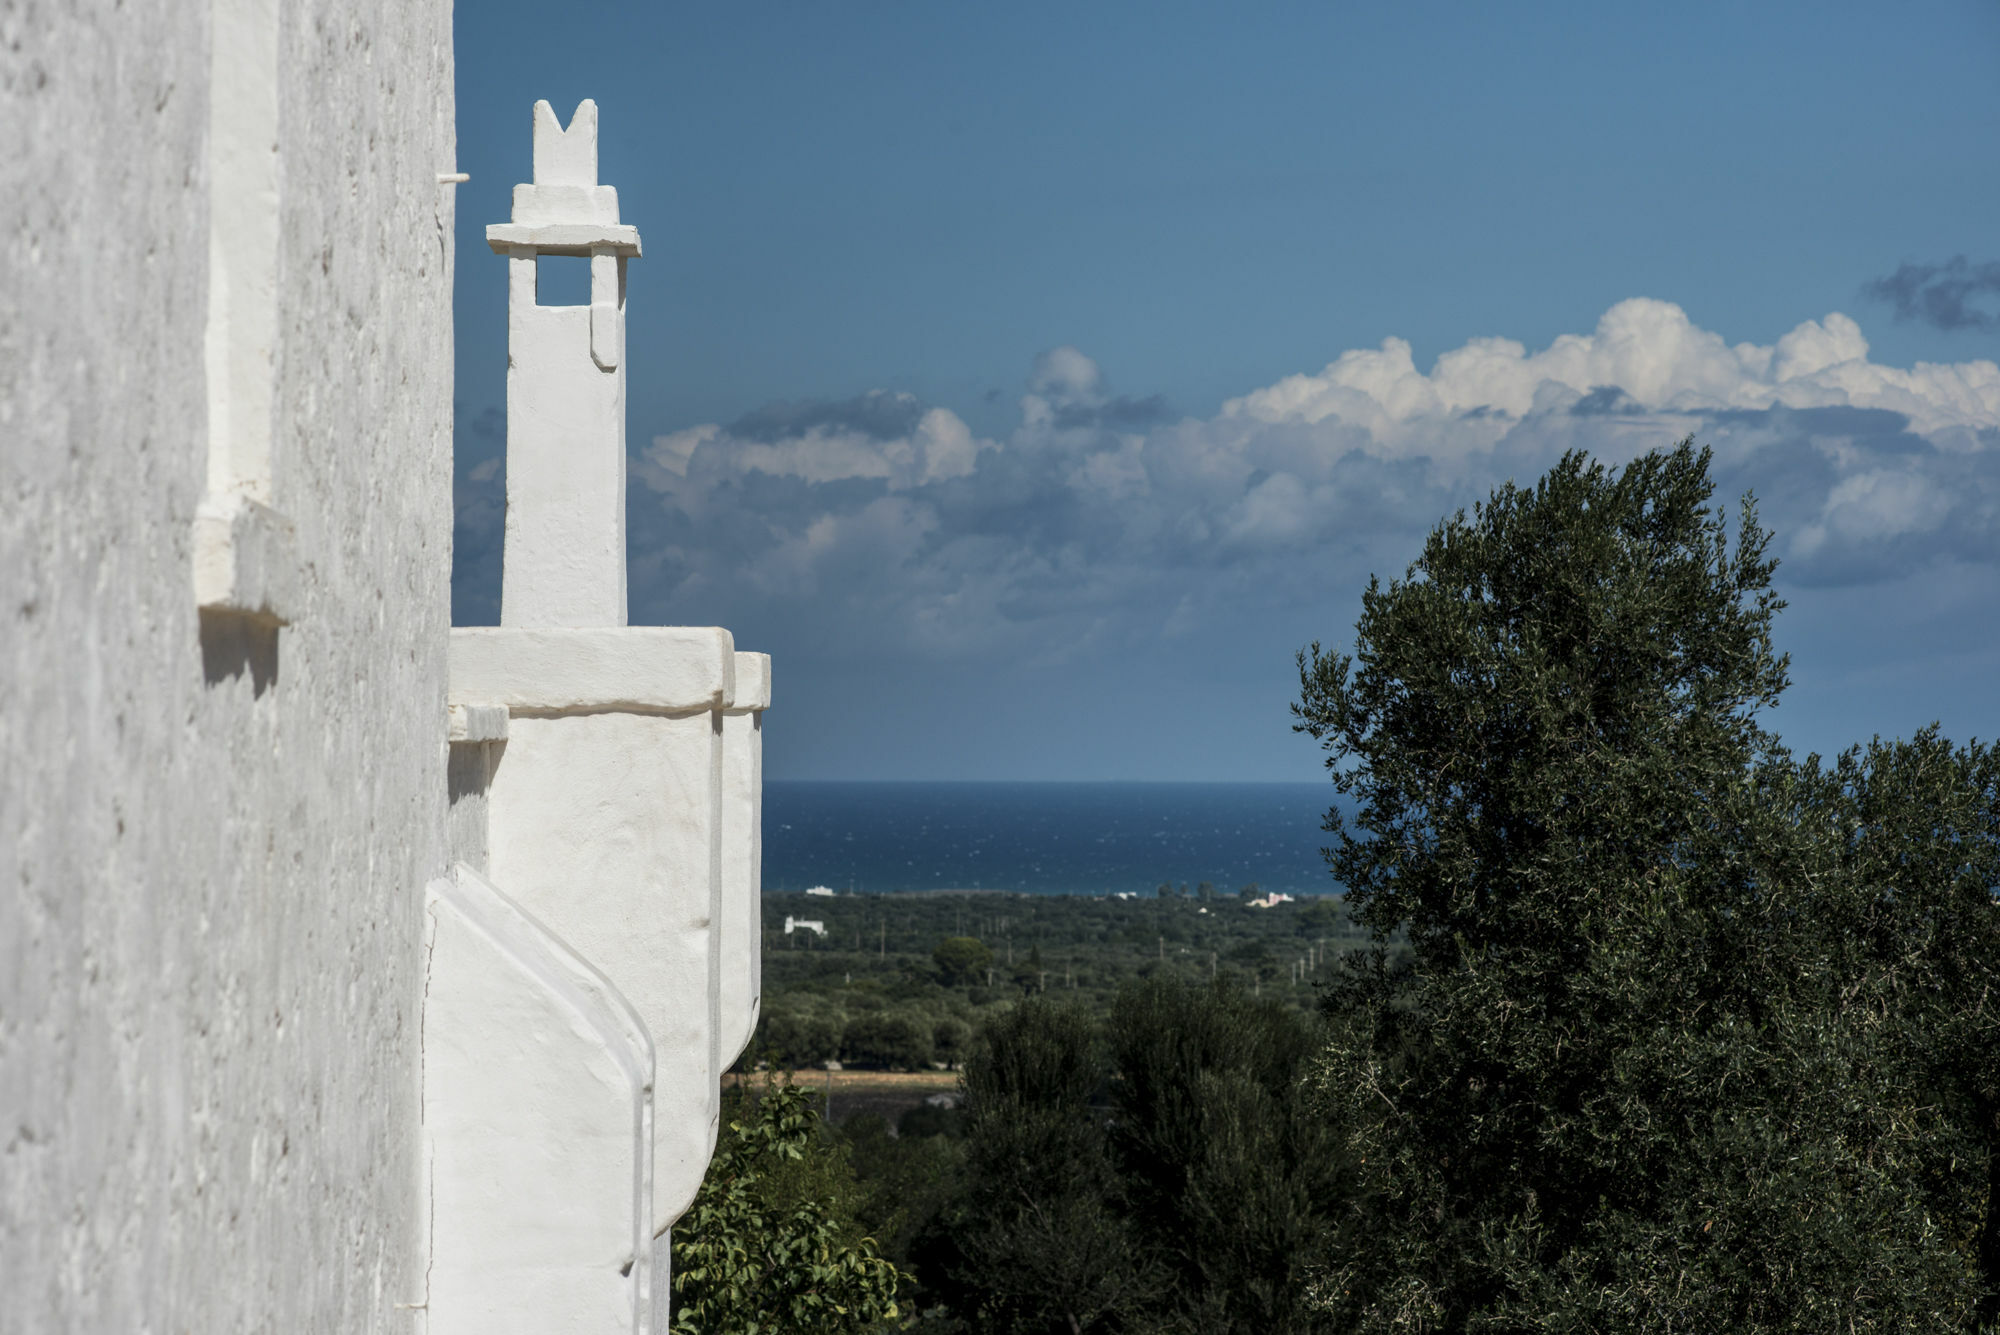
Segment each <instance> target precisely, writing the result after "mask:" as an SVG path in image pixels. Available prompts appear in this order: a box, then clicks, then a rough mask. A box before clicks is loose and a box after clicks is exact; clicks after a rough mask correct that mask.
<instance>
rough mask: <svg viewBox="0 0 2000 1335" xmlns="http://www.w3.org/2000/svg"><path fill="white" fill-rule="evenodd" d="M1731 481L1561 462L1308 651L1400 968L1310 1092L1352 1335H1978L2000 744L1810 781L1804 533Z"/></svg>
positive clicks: (1814, 764) (1687, 462)
mask: <svg viewBox="0 0 2000 1335" xmlns="http://www.w3.org/2000/svg"><path fill="white" fill-rule="evenodd" d="M1708 465H1709V456H1708V454H1707V452H1706V451H1697V450H1695V449H1694V448H1693V447H1692V445H1691V443H1688V442H1683V444H1682V445H1681V446H1680V447H1678V448H1676V449H1674V450H1672V451H1665V452H1656V453H1653V454H1648V455H1646V456H1644V457H1642V458H1640V459H1638V460H1636V461H1634V462H1633V463H1631V464H1630V465H1628V466H1627V467H1625V468H1624V469H1622V470H1615V471H1614V470H1611V469H1607V468H1605V467H1603V466H1602V465H1599V464H1595V463H1592V462H1590V461H1589V460H1587V459H1586V458H1585V457H1584V456H1582V455H1580V454H1572V455H1569V456H1566V457H1565V458H1564V459H1563V460H1562V461H1561V463H1560V464H1558V465H1557V466H1556V467H1555V468H1554V469H1553V470H1552V471H1551V472H1550V473H1549V474H1548V475H1547V476H1546V477H1544V478H1542V479H1541V480H1540V481H1538V482H1537V483H1536V484H1535V485H1534V486H1533V487H1527V488H1523V487H1516V486H1513V485H1511V484H1510V485H1509V486H1507V487H1504V488H1502V489H1501V490H1499V491H1497V492H1496V493H1494V494H1493V496H1492V497H1491V499H1490V500H1489V501H1488V502H1487V503H1485V504H1483V505H1481V506H1479V507H1477V509H1476V510H1475V511H1474V513H1473V514H1472V515H1471V516H1469V517H1468V516H1466V515H1465V514H1463V513H1461V514H1459V515H1456V516H1453V517H1451V518H1450V519H1447V520H1446V521H1445V522H1444V523H1442V524H1440V525H1439V526H1438V528H1437V529H1436V530H1434V531H1433V532H1432V534H1431V535H1430V538H1429V540H1428V541H1427V542H1426V544H1425V546H1424V549H1423V552H1422V554H1421V555H1420V556H1419V558H1418V560H1417V561H1416V562H1415V563H1414V564H1413V565H1412V566H1411V567H1410V569H1409V571H1408V572H1407V574H1406V575H1405V577H1404V578H1403V579H1401V580H1398V581H1395V582H1392V583H1391V584H1390V585H1388V586H1387V587H1384V586H1382V585H1381V584H1380V583H1379V582H1371V583H1370V585H1369V588H1368V590H1367V591H1366V593H1365V595H1364V598H1363V606H1362V614H1361V618H1360V621H1359V623H1358V625H1357V627H1356V635H1355V643H1354V652H1353V653H1352V654H1351V655H1348V654H1330V653H1326V652H1324V651H1323V650H1322V649H1321V647H1320V646H1319V645H1317V644H1315V645H1314V646H1312V647H1311V648H1310V649H1309V650H1308V651H1306V652H1305V653H1302V654H1301V656H1300V661H1299V667H1300V674H1301V699H1300V702H1299V705H1298V706H1297V716H1298V726H1299V728H1300V729H1301V730H1302V731H1305V732H1307V733H1309V734H1310V735H1312V736H1313V737H1314V738H1316V739H1317V740H1318V741H1319V742H1320V743H1321V744H1322V745H1323V746H1324V748H1325V749H1326V751H1327V764H1328V766H1329V769H1330V771H1331V774H1332V777H1333V781H1334V783H1335V785H1336V787H1337V788H1338V789H1339V790H1340V791H1341V792H1343V793H1344V794H1346V795H1348V796H1349V797H1350V798H1351V799H1353V801H1354V803H1355V814H1354V815H1353V818H1352V820H1351V821H1348V820H1343V818H1342V816H1341V814H1340V812H1339V810H1338V809H1337V808H1336V809H1335V810H1333V811H1330V812H1329V814H1328V819H1327V828H1328V830H1329V832H1330V833H1331V834H1332V835H1333V846H1332V848H1331V849H1330V850H1329V858H1330V861H1331V863H1332V867H1333V870H1334V872H1335V874H1336V876H1338V877H1339V879H1341V880H1342V881H1343V882H1344V883H1345V884H1346V885H1347V886H1348V902H1349V905H1350V908H1351V910H1352V911H1353V912H1354V913H1355V914H1356V916H1357V917H1358V918H1359V919H1360V920H1361V921H1362V922H1364V923H1365V924H1366V925H1367V926H1368V927H1369V928H1370V930H1371V931H1372V932H1373V933H1374V935H1375V937H1376V939H1377V947H1376V950H1375V952H1374V953H1373V955H1372V956H1368V957H1365V958H1363V959H1360V960H1358V961H1356V962H1355V963H1354V965H1353V967H1352V968H1351V969H1350V970H1349V972H1348V974H1347V975H1346V977H1345V978H1344V979H1343V981H1342V982H1341V983H1340V984H1339V985H1338V986H1337V987H1336V988H1335V989H1333V991H1332V992H1331V994H1330V995H1329V998H1328V1004H1327V1007H1326V1013H1327V1017H1328V1019H1329V1021H1330V1023H1331V1026H1332V1038H1331V1040H1330V1042H1329V1045H1328V1047H1327V1050H1326V1052H1325V1053H1324V1055H1323V1057H1322V1059H1321V1062H1320V1065H1319V1068H1318V1070H1317V1072H1316V1075H1315V1078H1314V1086H1315V1089H1316V1091H1317V1093H1318V1096H1319V1098H1320V1101H1321V1107H1322V1109H1323V1111H1324V1113H1325V1115H1326V1116H1327V1117H1328V1118H1329V1119H1330V1121H1331V1122H1332V1123H1333V1124H1335V1125H1336V1126H1338V1127H1340V1128H1341V1129H1342V1131H1343V1134H1344V1135H1345V1137H1346V1140H1347V1144H1348V1146H1349V1148H1350V1151H1351V1152H1352V1154H1353V1155H1354V1158H1355V1161H1356V1163H1357V1165H1358V1166H1359V1169H1360V1172H1361V1182H1360V1186H1359V1190H1358V1192H1357V1195H1356V1197H1355V1205H1354V1209H1355V1212H1356V1215H1357V1217H1358V1218H1359V1220H1360V1222H1359V1223H1358V1224H1357V1225H1356V1226H1355V1227H1354V1228H1353V1229H1352V1231H1351V1232H1350V1233H1349V1235H1348V1236H1349V1238H1350V1240H1351V1246H1349V1247H1348V1248H1347V1250H1346V1251H1345V1252H1344V1254H1343V1255H1342V1256H1341V1258H1340V1259H1339V1261H1338V1262H1337V1263H1336V1264H1335V1265H1333V1266H1331V1267H1330V1268H1329V1269H1328V1270H1327V1272H1326V1273H1325V1274H1324V1276H1323V1277H1322V1281H1321V1285H1320V1290H1319V1298H1320V1301H1321V1303H1322V1304H1323V1306H1324V1308H1325V1310H1326V1311H1327V1312H1328V1313H1329V1315H1332V1316H1334V1317H1336V1318H1338V1320H1339V1322H1340V1324H1342V1325H1343V1326H1351V1327H1353V1328H1355V1329H1361V1330H1381V1331H1389V1330H1407V1331H1432V1330H1435V1331H1579V1332H1581V1331H1605V1330H1634V1331H1638V1330H1658V1331H1680V1330H1732V1331H1766V1330H1768V1331H1778V1330H1788V1331H1789V1330H1798V1331H1806V1330H1815V1331H1818V1330H1826V1329H1831V1328H1834V1327H1836V1326H1838V1328H1840V1329H1843V1330H1918V1329H1924V1330H1938V1329H1969V1328H1970V1323H1971V1322H1972V1321H1974V1320H1975V1319H1976V1318H1977V1316H1978V1315H1980V1314H1981V1313H1982V1312H1983V1311H1984V1310H1985V1305H1986V1304H1987V1303H1989V1302H1990V1301H1991V1295H1992V1294H1993V1293H1994V1292H1995V1291H1996V1287H2000V1286H1996V1283H1995V1280H1996V1272H1995V1269H1994V1266H1993V1264H1992V1249H1993V1225H1992V1222H1991V1213H1992V1209H1991V1203H1992V1198H1993V1194H1994V1193H1993V1191H1992V1188H1991V1185H1990V1184H1989V1177H1990V1174H1991V1173H1992V1171H1993V1164H1994V1154H1993V1142H1994V1126H1993V1109H1994V1107H1995V1104H1994V1103H1993V1101H1992V1099H1991V1097H1990V1091H1991V1090H1992V1089H1993V1087H1994V1085H1993V1077H1994V1074H1995V1069H1996V1054H2000V1049H1996V1048H1995V1047H1994V1046H1993V1044H1992V1042H1991V1038H1992V1032H1991V1021H1990V1018H1989V1017H1990V1014H1991V1007H1992V1004H1993V1003H1992V1002H1990V1001H1988V1000H1986V999H1985V991H1984V986H1985V984H1986V983H1988V982H1990V981H1991V980H1992V979H1993V977H1994V975H1993V966H1994V964H1995V963H1996V961H2000V956H1996V954H1995V953H1994V951H1993V949H1992V942H1993V940H1994V930H1995V921H1994V912H1995V910H1994V904H1993V899H1992V890H1993V887H1994V885H1995V884H1996V877H1995V875H1994V859H1993V847H1994V832H1995V828H1996V821H1995V811H1996V807H1995V802H1994V793H1995V785H1994V767H1993V757H1992V753H1991V752H1990V751H1989V750H1984V749H1980V748H1977V747H1974V748H1970V749H1966V750H1955V749H1953V748H1952V747H1950V746H1949V745H1948V744H1945V743H1943V742H1942V741H1940V740H1939V739H1938V738H1936V737H1935V735H1932V734H1927V735H1926V736H1925V737H1922V738H1919V739H1917V741H1915V742H1913V743H1910V744H1907V745H1901V746H1896V745H1891V746H1883V745H1879V744H1878V745H1877V746H1875V747H1873V748H1870V749H1869V750H1868V751H1866V752H1854V753H1850V754H1849V755H1847V756H1843V757H1841V758H1840V759H1839V760H1838V761H1837V762H1836V763H1834V764H1833V765H1831V766H1828V765H1825V764H1823V763H1822V762H1821V761H1820V760H1819V759H1818V758H1817V757H1811V758H1808V759H1807V760H1806V761H1804V762H1797V761H1795V760H1794V759H1793V758H1792V757H1791V756H1790V755H1789V754H1788V753H1787V752H1785V751H1784V749H1783V748H1782V747H1781V746H1780V745H1779V743H1778V741H1777V739H1776V738H1775V737H1774V736H1773V735H1772V734H1770V733H1768V732H1766V731H1765V730H1764V729H1763V727H1762V726H1761V723H1760V713H1761V711H1763V710H1765V709H1767V708H1769V707H1770V706H1771V705H1773V704H1775V703H1776V701H1777V699H1778V697H1779V695H1780V693H1781V692H1782V691H1783V689H1784V687H1785V685H1786V670H1787V663H1786V660H1785V658H1784V656H1783V655H1782V654H1780V653H1779V652H1777V650H1776V649H1775V647H1774V645H1773V638H1772V626H1773V619H1774V617H1775V616H1776V614H1777V612H1778V611H1779V609H1780V608H1781V607H1782V605H1783V604H1782V602H1781V601H1780V599H1779V598H1778V597H1777V596H1776V594H1775V593H1774V592H1773V591H1772V589H1771V576H1772V572H1773V569H1774V565H1775V563H1774V562H1773V561H1772V559H1771V558H1770V556H1769V555H1768V547H1769V538H1768V535H1767V534H1766V533H1765V532H1764V531H1763V530H1762V529H1761V528H1759V527H1758V525H1757V522H1756V515H1755V509H1754V507H1753V505H1752V504H1751V503H1750V502H1749V500H1748V499H1747V498H1746V500H1745V501H1744V502H1743V504H1742V507H1741V509H1740V512H1739V518H1738V521H1737V524H1736V531H1735V534H1734V540H1733V541H1732V540H1731V536H1730V534H1729V533H1728V531H1727V525H1726V524H1725V522H1724V520H1723V518H1722V517H1721V516H1720V515H1719V514H1718V513H1716V512H1715V511H1714V510H1713V509H1712V508H1711V507H1710V504H1709V500H1710V495H1711V492H1712V484H1711V483H1710V480H1709V477H1708ZM1397 934H1402V935H1405V936H1406V937H1407V940H1408V945H1409V956H1408V961H1409V962H1408V965H1407V967H1402V968H1392V967H1390V965H1389V963H1388V957H1387V955H1386V953H1385V950H1384V948H1385V946H1386V944H1387V943H1388V941H1389V940H1390V939H1391V937H1392V936H1396V935H1397ZM1975 980H1976V981H1975Z"/></svg>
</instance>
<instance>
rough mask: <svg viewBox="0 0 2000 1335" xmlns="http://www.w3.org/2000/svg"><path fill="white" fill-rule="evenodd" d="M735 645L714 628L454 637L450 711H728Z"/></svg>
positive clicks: (477, 631) (521, 631)
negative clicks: (479, 707)
mask: <svg viewBox="0 0 2000 1335" xmlns="http://www.w3.org/2000/svg"><path fill="white" fill-rule="evenodd" d="M735 693H736V642H735V641H734V640H733V639H732V638H731V637H730V634H729V632H728V631H726V630H724V629H722V628H721V627H719V626H602V627H598V626H592V627H583V628H563V629H550V630H530V629H527V628H524V627H518V626H462V627H458V628H455V629H454V630H453V631H452V632H451V691H450V703H451V704H453V705H504V706H506V707H507V708H508V709H509V710H511V711H512V712H513V713H516V714H523V713H544V714H566V713H586V712H607V711H610V712H621V713H634V714H677V713H688V712H692V711H695V710H705V709H727V708H729V707H730V704H731V702H732V700H733V698H734V696H735Z"/></svg>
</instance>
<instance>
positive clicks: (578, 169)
mask: <svg viewBox="0 0 2000 1335" xmlns="http://www.w3.org/2000/svg"><path fill="white" fill-rule="evenodd" d="M551 21H562V16H560V15H558V16H556V17H555V18H554V19H552V20H551ZM10 22H11V28H10V40H9V41H8V42H7V43H5V44H4V45H0V89H4V90H5V91H4V93H0V99H4V103H3V104H4V115H5V123H6V124H7V126H8V131H9V140H10V143H11V144H12V145H13V149H12V151H10V152H9V153H7V154H6V155H4V159H0V187H4V188H0V212H4V225H5V229H6V235H7V237H8V243H7V244H6V245H5V246H4V247H0V292H4V298H5V300H4V307H0V424H4V426H0V433H4V434H3V435H0V440H4V445H0V496H4V497H5V498H6V499H5V501H4V503H0V586H4V587H0V594H4V599H0V617H4V618H5V625H6V629H5V631H4V633H0V1144H4V1148H0V1311H4V1314H5V1315H4V1317H0V1326H4V1327H5V1329H6V1330H8V1331H10V1332H13V1331H21V1332H42V1331H51V1332H53V1331H141V1330H156V1331H202V1332H222V1331H248V1330H274V1331H286V1332H297V1333H300V1335H345V1333H346V1332H356V1331H368V1332H378V1331H379V1332H420V1333H422V1335H445V1333H447V1332H449V1333H451V1335H456V1333H457V1332H480V1333H481V1335H506V1333H508V1332H520V1333H521V1335H529V1333H530V1332H533V1333H535V1335H541V1333H542V1332H552V1331H585V1330H588V1331H605V1332H609V1331H621V1332H630V1333H631V1335H641V1333H642V1332H663V1331H665V1329H666V1322H667V1308H668V1304H667V1295H668V1282H669V1275H668V1264H667V1262H668V1250H667V1243H668V1236H669V1234H668V1230H669V1228H670V1226H671V1225H672V1224H673V1222H674V1220H675V1218H676V1217H678V1215H679V1214H680V1212H681V1211H682V1210H683V1209H685V1208H686V1206H687V1204H688V1202H689V1200H690V1198H691V1197H692V1196H693V1194H694V1191H695V1188H696V1186H697V1185H698V1184H699V1182H700V1180H701V1177H702V1174H703V1171H704V1168H705V1166H706V1164H707V1162H708V1158H709V1155H710V1152H711V1150H712V1148H713V1146H714V1143H715V1136H716V1132H717V1126H716V1121H717V1085H718V1078H717V1077H718V1073H719V1072H720V1071H721V1070H722V1069H723V1068H724V1067H726V1066H727V1065H728V1064H729V1063H730V1062H731V1061H733V1060H734V1058H735V1057H736V1055H737V1054H738V1053H739V1052H740V1051H741V1050H742V1048H743V1047H744V1045H745V1044H746V1043H747V1041H748V1040H749V1038H750V1035H751V1032H752V1030H753V1029H754V1027H755V1024H756V1018H757V1009H758V990H759V977H760V974H759V963H758V962H759V958H760V955H759V943H760V940H761V936H762V925H761V922H760V920H759V916H758V909H757V894H758V877H759V857H760V853H759V849H760V821H761V813H760V793H761V782H762V713H763V710H764V709H765V708H766V707H767V706H768V704H769V703H770V664H769V661H768V660H767V659H765V658H764V657H763V656H762V655H759V654H751V653H743V652H739V651H738V650H737V648H736V646H735V644H734V642H733V641H732V638H731V636H730V634H729V632H728V631H727V630H724V629H721V628H719V627H639V626H630V625H627V624H626V606H625V559H624V552H625V545H624V532H623V515H624V488H625V449H624V432H625V422H624V407H625V378H626V371H627V366H626V354H625V340H624V329H625V318H626V311H625V281H624V280H625V274H626V269H627V266H628V265H630V264H631V263H634V262H637V261H638V257H639V255H640V240H639V233H638V230H637V229H636V228H635V227H634V226H633V225H632V224H631V223H630V222H628V221H626V220H625V219H623V218H622V217H621V216H620V214H619V210H618V198H617V192H616V191H615V190H614V189H613V188H612V187H611V186H609V185H605V184H601V183H600V182H599V181H598V179H597V128H598V127H597V109H596V107H595V106H594V105H593V104H592V103H590V102H584V103H583V104H582V105H581V106H580V107H578V108H577V109H576V111H575V114H574V116H573V117H571V118H570V119H569V122H568V124H567V125H566V126H565V125H564V124H563V122H562V120H561V119H560V118H559V117H558V116H557V115H556V113H555V110H554V109H553V108H552V107H550V106H549V105H548V104H547V103H540V104H536V105H535V106H534V108H533V117H532V126H531V125H530V124H529V123H527V122H528V118H527V117H525V116H524V118H523V124H522V125H521V127H520V128H521V130H522V132H523V133H522V138H521V144H522V148H523V150H524V151H523V153H522V155H521V161H522V163H523V165H524V168H525V167H526V165H527V163H528V162H529V154H528V153H527V152H526V150H527V149H528V148H529V146H530V144H532V150H533V152H532V170H531V173H529V172H524V174H527V175H528V176H529V179H528V181H527V182H526V183H524V184H521V185H518V186H516V187H515V189H514V193H513V207H512V210H511V216H510V217H509V218H508V219H507V220H506V221H503V222H498V223H495V224H494V225H493V226H492V227H490V228H489V229H488V233H487V235H488V240H489V244H490V246H491V248H492V250H493V251H494V252H495V258H492V259H490V260H488V261H486V262H485V263H484V264H482V265H481V266H480V267H479V268H478V269H477V270H476V271H474V272H470V273H468V274H465V275H462V276H461V275H458V274H456V273H455V271H454V257H453V253H452V245H451V238H452V235H453V225H454V193H455V190H456V187H457V184H458V183H459V182H460V181H462V180H464V179H465V178H464V177H463V176H461V175H459V174H458V171H457V166H456V160H455V159H456V153H455V129H454V125H453V78H454V72H453V57H452V18H451V7H450V5H449V4H448V3H445V2H444V0H301V2H300V3H296V4H285V5H282V6H281V5H280V4H278V2H277V0H189V2H188V3H166V2H165V0H128V2H127V3H125V4H122V5H121V4H114V3H112V2H111V0H80V3H76V4H66V5H57V6H39V7H32V8H30V9H27V10H24V11H22V12H21V13H19V14H18V15H16V16H15V18H14V19H13V20H11V21H10ZM522 110H523V111H524V112H526V111H527V110H528V98H527V97H525V96H524V98H523V100H522ZM530 129H532V135H531V136H530V134H529V131H530ZM545 256H583V257H587V259H588V263H589V265H590V269H591V295H590V301H589V304H588V305H582V306H573V307H562V306H550V305H544V304H543V303H542V301H541V300H540V294H539V292H538V289H537V283H536V277H537V271H538V267H539V265H540V263H541V261H542V258H543V257H545ZM487 265H490V266H491V267H487ZM461 277H462V278H463V280H464V281H468V282H479V283H493V284H500V283H505V284H506V285H507V291H508V294H509V306H508V322H509V343H510V349H509V353H510V366H509V370H508V379H507V400H508V442H507V486H508V492H507V504H508V514H507V530H506V551H505V569H504V576H503V579H504V584H503V598H502V616H501V621H502V624H501V625H499V626H496V627H480V628H462V629H457V630H454V629H453V628H452V627H451V626H450V624H449V617H450V576H451V536H452V498H451V480H452V460H451V440H452V385H453V366H452V347H453V344H452V288H453V284H454V283H455V282H456V281H460V279H461Z"/></svg>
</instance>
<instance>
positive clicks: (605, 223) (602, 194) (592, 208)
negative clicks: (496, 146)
mask: <svg viewBox="0 0 2000 1335" xmlns="http://www.w3.org/2000/svg"><path fill="white" fill-rule="evenodd" d="M512 221H513V224H514V226H516V227H560V226H564V225H567V224H576V223H582V224H584V225H585V226H591V227H616V226H618V225H619V224H618V191H617V190H615V189H613V188H612V187H611V186H608V185H517V186H515V187H514V217H513V219H512Z"/></svg>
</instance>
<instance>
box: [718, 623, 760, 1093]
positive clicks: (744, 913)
mask: <svg viewBox="0 0 2000 1335" xmlns="http://www.w3.org/2000/svg"><path fill="white" fill-rule="evenodd" d="M770 707H771V656H770V655H769V654H751V653H739V654H737V655H736V694H735V698H734V700H733V701H732V703H731V705H730V707H729V708H728V709H726V710H724V711H723V714H722V1043H721V1048H722V1052H721V1061H722V1065H723V1067H724V1068H725V1069H726V1068H727V1067H729V1066H730V1065H731V1064H733V1063H734V1062H735V1061H736V1059H737V1058H738V1057H740V1056H742V1055H743V1050H744V1049H745V1048H746V1047H748V1046H749V1044H750V1039H751V1036H752V1035H754V1034H755V1033H756V1032H757V1013H758V1009H759V1007H760V1005H761V1004H762V998H763V990H764V949H763V942H764V909H763V878H764V711H765V710H766V709H769V708H770Z"/></svg>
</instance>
